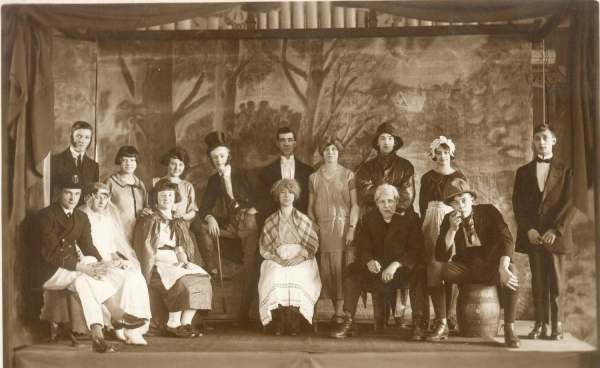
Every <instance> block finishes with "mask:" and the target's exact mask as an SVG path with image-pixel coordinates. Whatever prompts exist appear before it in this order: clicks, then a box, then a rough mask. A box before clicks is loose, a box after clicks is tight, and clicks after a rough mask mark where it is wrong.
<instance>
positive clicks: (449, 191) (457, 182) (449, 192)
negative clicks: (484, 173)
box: [444, 178, 479, 206]
mask: <svg viewBox="0 0 600 368" xmlns="http://www.w3.org/2000/svg"><path fill="white" fill-rule="evenodd" d="M445 192H446V193H445V194H446V199H444V204H445V205H447V206H450V203H451V202H452V200H453V199H454V197H456V196H457V195H459V194H463V193H469V194H471V195H472V196H473V199H477V196H478V195H479V193H477V191H476V190H475V189H471V186H470V185H469V183H467V182H466V181H464V180H462V179H458V178H456V179H454V180H452V182H451V183H450V185H449V186H447V187H446V188H445Z"/></svg>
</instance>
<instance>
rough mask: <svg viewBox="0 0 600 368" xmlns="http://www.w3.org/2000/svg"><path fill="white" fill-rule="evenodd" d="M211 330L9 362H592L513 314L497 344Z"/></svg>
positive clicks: (47, 349)
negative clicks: (511, 332)
mask: <svg viewBox="0 0 600 368" xmlns="http://www.w3.org/2000/svg"><path fill="white" fill-rule="evenodd" d="M213 325H214V327H215V330H213V331H208V332H203V334H204V335H203V336H202V337H198V338H194V339H176V338H166V337H152V336H150V337H147V340H148V345H147V346H131V345H125V344H123V343H119V342H116V341H112V343H113V345H114V346H115V347H116V349H117V352H116V353H114V354H97V353H93V352H92V349H91V339H90V338H85V337H81V338H78V341H79V342H80V345H79V346H78V347H72V346H70V344H69V343H68V342H67V341H60V342H58V343H54V344H51V343H49V344H39V345H34V346H30V347H26V348H23V349H20V350H18V351H17V352H16V353H15V366H16V367H17V368H29V367H61V368H70V367H85V368H93V367H112V368H116V367H144V368H153V367H161V368H166V367H196V366H201V367H229V366H232V367H243V368H250V367H261V368H265V367H278V368H283V367H286V368H287V367H348V368H353V367H357V368H358V367H360V368H371V367H377V368H379V367H387V366H390V367H391V366H394V367H397V366H398V365H402V366H404V367H436V366H440V367H444V368H451V367H478V368H479V367H482V366H483V367H485V368H490V367H510V368H518V367H524V368H525V367H527V368H531V367H538V366H539V367H544V368H549V367H560V368H564V367H595V366H597V364H596V361H595V359H596V357H595V352H596V349H595V347H593V346H591V345H588V344H586V343H584V342H581V341H579V340H577V339H576V338H574V337H572V336H571V335H570V334H566V335H565V340H564V341H544V340H539V341H532V340H526V339H524V338H523V337H524V336H526V335H527V333H528V332H529V331H530V330H531V327H532V326H533V323H532V322H529V321H518V322H517V332H518V334H519V336H520V337H521V338H522V347H521V348H520V349H507V348H505V347H504V345H503V342H504V338H503V337H502V336H499V337H497V338H494V339H485V338H464V337H460V336H458V335H456V334H452V335H451V338H450V339H449V340H446V341H441V342H438V343H427V342H410V341H407V340H408V338H409V337H410V329H408V328H407V329H400V330H398V329H396V328H394V327H391V328H388V329H385V330H380V331H379V332H378V333H375V332H374V331H373V329H372V326H371V325H368V324H361V325H360V331H359V336H358V337H350V338H346V339H333V338H330V337H328V329H327V327H326V324H321V325H322V328H320V330H319V333H313V332H310V331H305V332H303V333H301V334H300V335H298V336H295V337H293V336H272V335H267V334H264V333H262V332H261V330H260V327H259V326H256V328H250V329H248V330H237V329H232V328H231V327H229V325H228V324H227V323H214V324H213Z"/></svg>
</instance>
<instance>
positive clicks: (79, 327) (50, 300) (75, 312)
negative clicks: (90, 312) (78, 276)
mask: <svg viewBox="0 0 600 368" xmlns="http://www.w3.org/2000/svg"><path fill="white" fill-rule="evenodd" d="M40 291H43V293H44V306H43V307H42V311H41V316H40V319H41V320H44V321H49V322H50V333H51V335H50V339H51V341H52V342H56V341H57V340H58V337H60V335H65V337H67V338H68V339H69V340H70V341H71V345H72V346H77V345H79V343H78V342H77V339H75V336H73V332H77V333H82V334H89V333H90V331H89V329H88V328H87V325H86V323H85V317H84V315H83V309H82V307H81V301H80V299H79V296H77V294H76V293H73V292H70V291H68V290H66V289H65V290H43V289H40ZM61 328H62V333H59V330H60V329H61Z"/></svg>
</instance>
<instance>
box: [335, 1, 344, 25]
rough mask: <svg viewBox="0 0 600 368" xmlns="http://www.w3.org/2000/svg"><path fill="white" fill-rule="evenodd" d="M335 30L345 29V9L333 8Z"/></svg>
mask: <svg viewBox="0 0 600 368" xmlns="http://www.w3.org/2000/svg"><path fill="white" fill-rule="evenodd" d="M333 28H344V8H340V7H337V6H334V7H333Z"/></svg>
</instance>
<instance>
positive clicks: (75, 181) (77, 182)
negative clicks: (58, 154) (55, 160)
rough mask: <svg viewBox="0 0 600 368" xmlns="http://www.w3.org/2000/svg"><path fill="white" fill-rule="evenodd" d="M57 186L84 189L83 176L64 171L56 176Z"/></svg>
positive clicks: (60, 188)
mask: <svg viewBox="0 0 600 368" xmlns="http://www.w3.org/2000/svg"><path fill="white" fill-rule="evenodd" d="M55 183H56V187H57V188H58V189H59V190H62V189H83V183H82V182H81V177H79V175H77V174H73V173H63V174H60V175H58V176H57V177H56V182H55Z"/></svg>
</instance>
